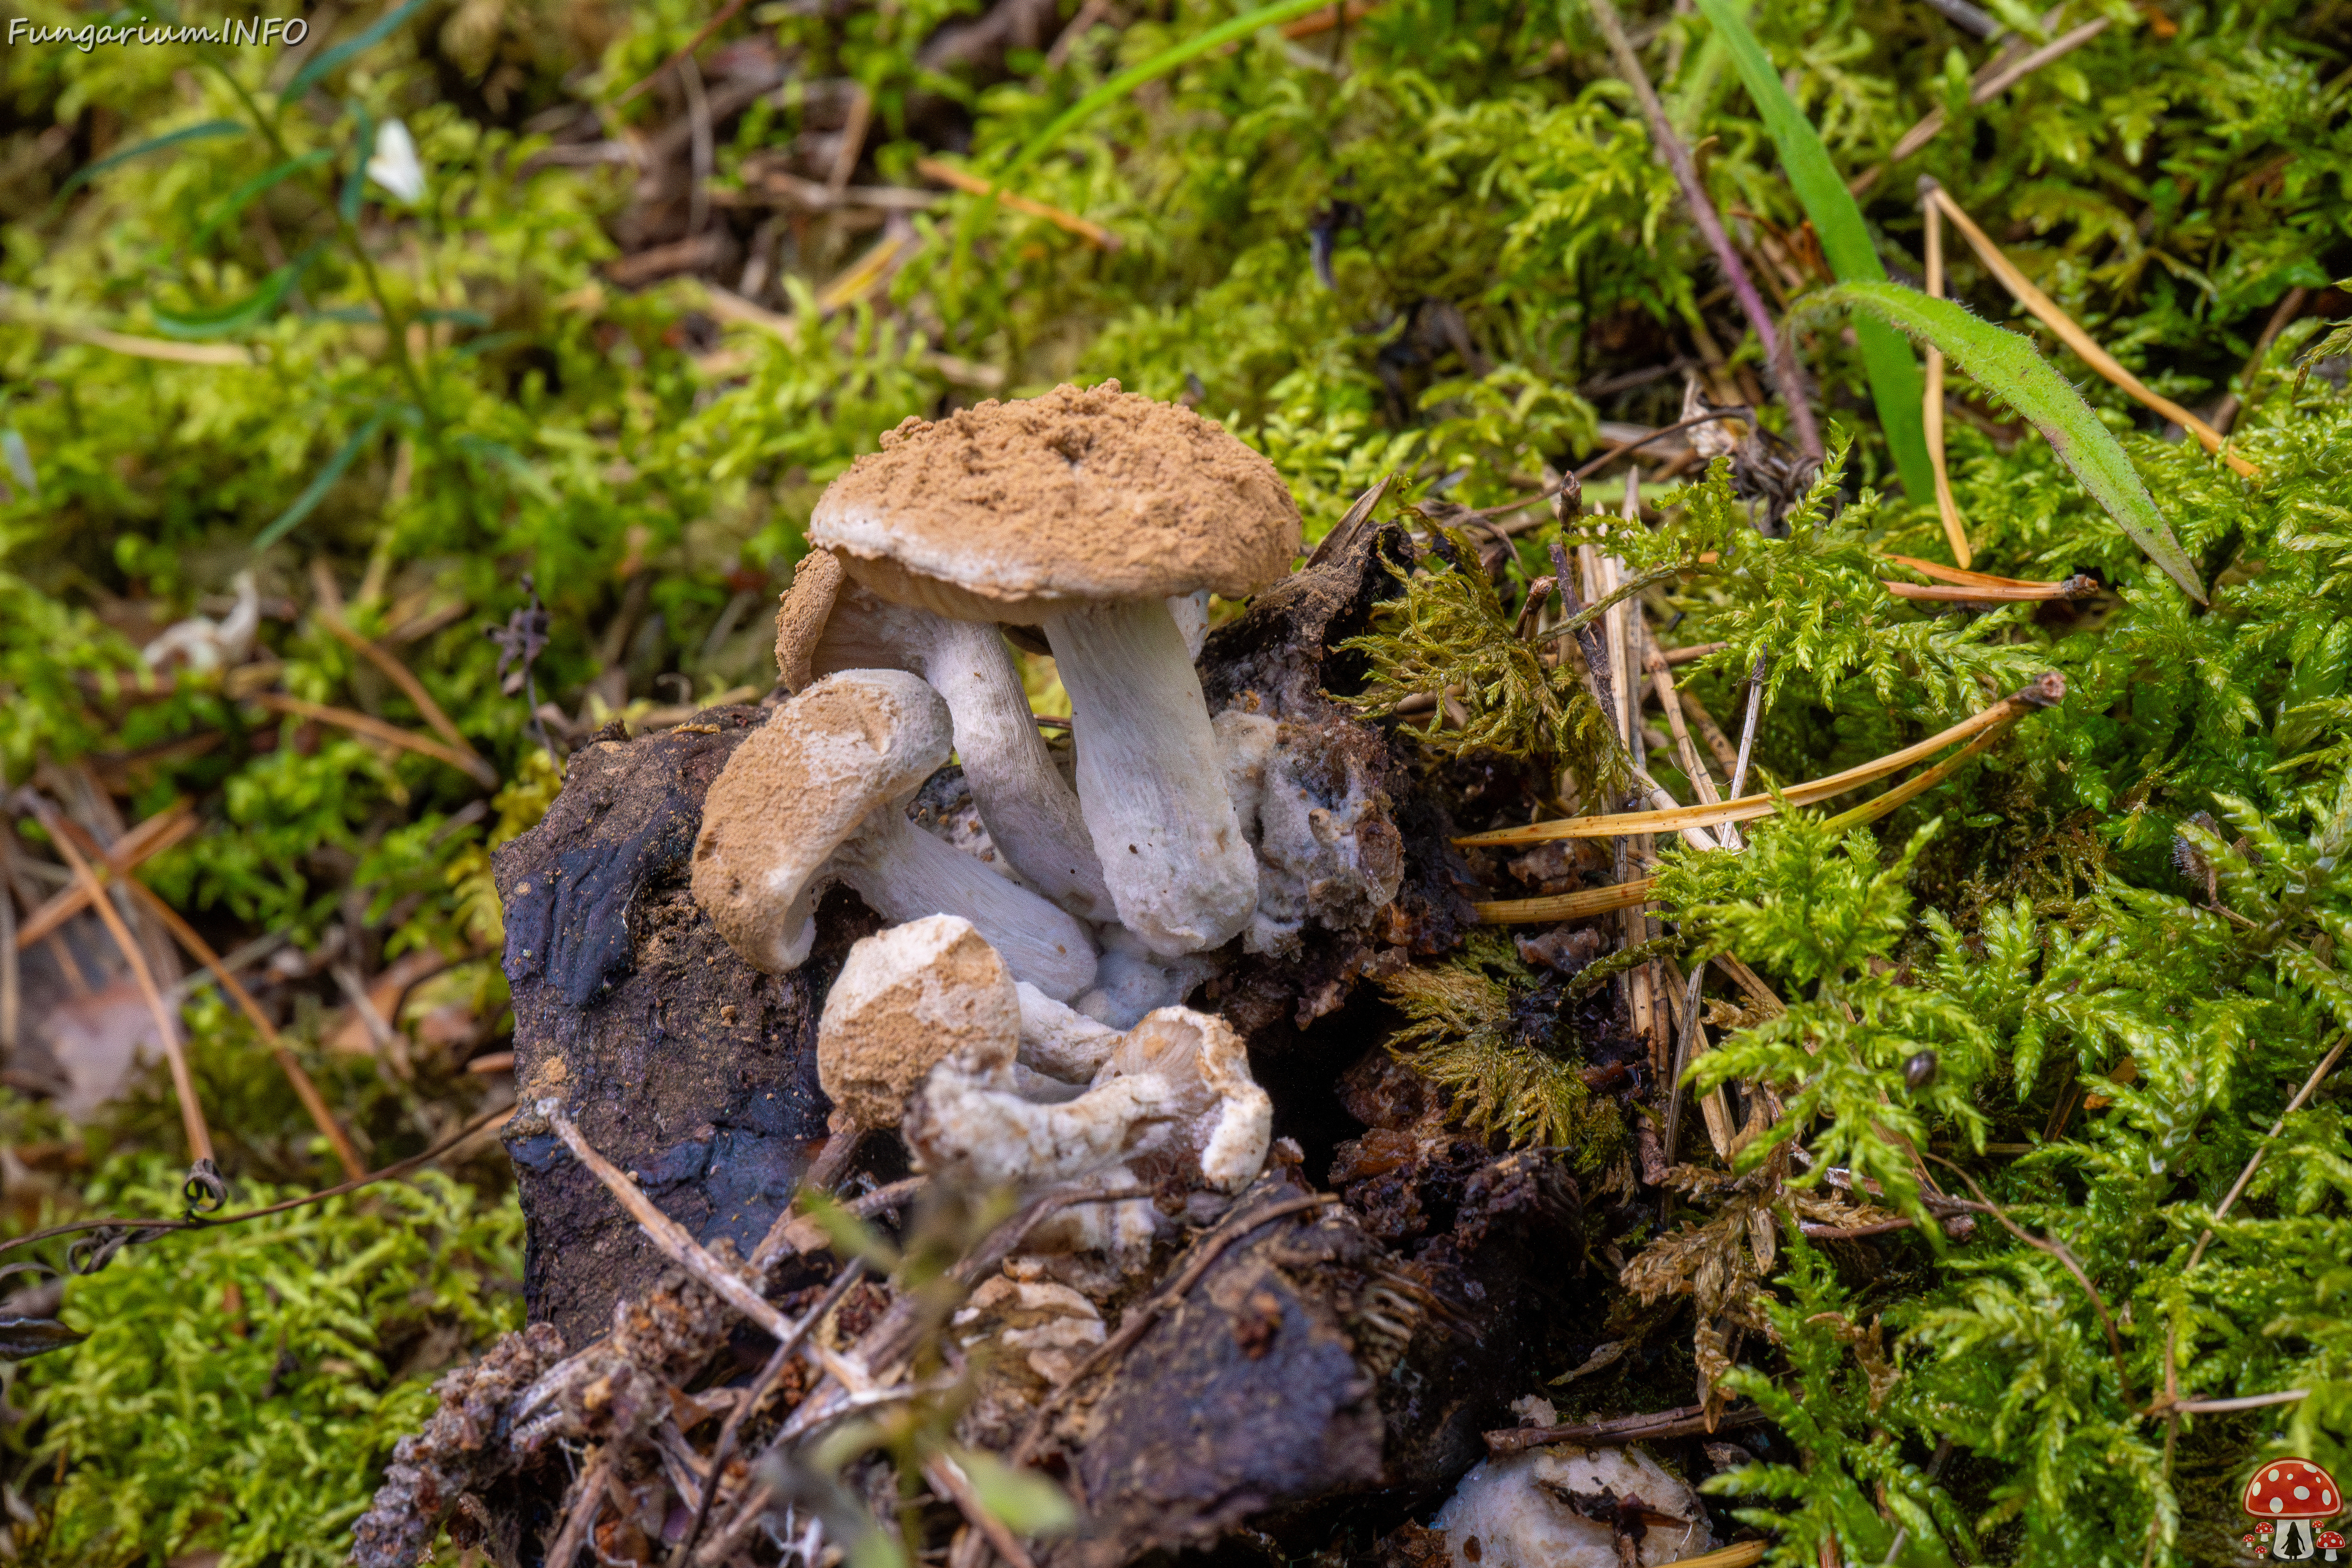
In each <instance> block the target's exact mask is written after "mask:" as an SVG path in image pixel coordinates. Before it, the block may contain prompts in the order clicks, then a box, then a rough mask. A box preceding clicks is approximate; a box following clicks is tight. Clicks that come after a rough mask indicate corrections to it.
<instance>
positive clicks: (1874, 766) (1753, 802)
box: [1454, 670, 2066, 846]
mask: <svg viewBox="0 0 2352 1568" xmlns="http://www.w3.org/2000/svg"><path fill="white" fill-rule="evenodd" d="M2065 696H2066V680H2065V678H2064V677H2063V676H2062V675H2060V674H2058V673H2057V672H2056V671H2055V670H2053V671H2052V672H2050V673H2049V674H2047V675H2044V676H2042V678H2041V679H2038V680H2036V681H2034V682H2033V683H2032V685H2030V686H2027V687H2024V688H2022V689H2019V690H2017V691H2014V692H2011V694H2010V695H2009V696H2007V697H2004V698H2002V699H2001V700H2000V701H1998V702H1995V703H1993V704H1992V705H1991V706H1990V707H1987V708H1984V709H1980V710H1978V711H1977V712H1975V713H1972V714H1970V715H1969V717H1967V718H1966V719H1963V720H1961V721H1959V722H1958V723H1957V724H1954V725H1952V726H1951V727H1950V728H1948V729H1947V730H1944V731H1940V732H1938V733H1937V734H1934V735H1930V736H1928V737H1927V739H1926V740H1924V741H1920V742H1916V743H1914V744H1912V745H1908V746H1906V747H1904V748H1903V749H1902V750H1900V751H1897V752H1888V753H1887V754H1886V755H1885V756H1883V757H1880V758H1878V759H1877V760H1875V761H1874V762H1868V763H1862V764H1860V765H1859V766H1856V767H1852V768H1848V769H1846V770H1845V771H1844V772H1843V773H1832V774H1830V775H1829V776H1828V777H1826V778H1819V779H1810V780H1808V781H1806V782H1805V783H1803V784H1793V785H1791V786H1790V788H1789V789H1787V790H1786V791H1784V792H1782V793H1783V796H1784V797H1785V798H1786V799H1787V800H1788V802H1789V804H1790V805H1818V804H1819V803H1821V802H1822V801H1824V800H1828V799H1830V798H1832V796H1835V795H1843V794H1845V793H1846V792H1847V791H1849V790H1853V789H1858V788H1860V787H1861V786H1862V785H1864V784H1873V783H1875V782H1876V781H1878V780H1880V779H1883V778H1885V777H1886V776H1887V775H1888V774H1890V773H1900V772H1902V771H1903V770H1904V769H1905V768H1907V767H1909V766H1910V765H1911V764H1912V763H1921V762H1925V761H1927V759H1928V758H1929V757H1931V756H1933V755H1935V754H1936V753H1937V752H1939V751H1942V750H1943V749H1944V748H1945V747H1946V746H1948V745H1950V744H1952V743H1953V742H1956V741H1965V740H1967V739H1969V737H1970V736H1972V735H1975V734H1977V733H1979V732H1980V731H1985V730H1989V729H1990V728H1992V727H1993V726H1994V725H1996V724H2000V723H2004V722H2006V721H2009V720H2011V719H2016V718H2020V717H2022V716H2023V715H2024V714H2026V713H2029V712H2032V711H2033V710H2036V709H2041V708H2049V707H2053V706H2055V705H2056V704H2057V703H2059V702H2061V701H2063V700H2064V699H2065ZM1755 707H1756V693H1755V691H1753V690H1751V692H1750V696H1749V709H1750V711H1751V712H1753V711H1754V710H1755ZM1752 722H1753V721H1752V720H1751V724H1752ZM1753 741H1754V732H1753V730H1752V728H1751V730H1750V731H1749V732H1748V734H1747V735H1746V736H1744V737H1743V744H1742V747H1741V764H1742V765H1741V766H1740V768H1739V769H1738V773H1739V775H1740V776H1739V777H1738V779H1736V780H1735V783H1745V782H1746V779H1745V775H1746V772H1747V769H1746V766H1745V763H1746V761H1747V754H1748V750H1749V749H1750V747H1751V746H1752V743H1753ZM1779 809H1780V807H1779V805H1778V804H1777V803H1776V802H1775V800H1774V798H1773V797H1772V796H1771V795H1736V796H1734V797H1733V798H1732V799H1730V800H1727V801H1726V802H1724V803H1723V804H1722V805H1710V806H1684V807H1681V808H1679V809H1677V810H1674V811H1633V812H1622V813H1619V814H1616V815H1614V816H1576V817H1570V818H1568V819H1567V820H1565V821H1560V822H1539V823H1534V824H1530V825H1528V826H1524V827H1506V828H1498V829H1496V831H1494V832H1491V833H1475V834H1471V835H1468V836H1466V837H1461V838H1457V839H1455V840H1454V843H1456V844H1460V845H1469V846H1491V845H1498V844H1540V843H1544V842H1546V841H1547V840H1549V839H1554V838H1608V837H1623V836H1628V835H1632V834H1637V833H1663V832H1669V831H1672V830H1675V829H1677V828H1683V827H1706V826H1714V825H1716V824H1717V823H1722V822H1747V821H1750V820H1753V819H1754V818H1757V817H1759V816H1771V815H1772V814H1773V813H1774V812H1775V811H1777V810H1779Z"/></svg>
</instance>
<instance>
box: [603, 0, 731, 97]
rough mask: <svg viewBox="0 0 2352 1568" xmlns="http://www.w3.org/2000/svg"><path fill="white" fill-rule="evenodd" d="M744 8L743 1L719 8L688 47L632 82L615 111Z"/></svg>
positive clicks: (690, 40)
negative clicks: (717, 12) (716, 13)
mask: <svg viewBox="0 0 2352 1568" xmlns="http://www.w3.org/2000/svg"><path fill="white" fill-rule="evenodd" d="M742 8H743V0H727V4H726V5H721V6H720V7H719V14H718V15H717V16H713V17H711V18H710V20H709V21H708V22H705V23H704V24H703V25H702V30H701V31H700V32H698V33H697V34H695V35H694V37H691V38H689V39H688V40H687V43H686V47H684V48H682V49H680V50H678V51H677V53H676V54H674V55H672V56H670V58H667V59H666V60H664V61H662V63H661V64H659V65H657V66H656V67H654V68H653V69H651V70H649V71H647V72H646V74H645V75H643V76H641V77H639V78H638V79H636V80H635V81H633V82H631V83H630V84H629V86H628V90H626V91H625V92H624V93H622V94H621V96H620V97H618V98H616V99H614V100H613V107H614V108H615V109H618V108H620V107H621V106H622V105H623V104H625V103H626V102H628V101H629V100H631V99H633V98H635V97H636V96H637V94H639V93H641V92H643V91H645V90H646V89H647V88H649V87H651V86H653V84H654V83H655V81H656V80H657V79H659V78H660V76H661V74H662V72H664V71H666V70H668V69H669V68H671V67H673V66H675V65H677V63H678V62H679V61H680V60H682V59H685V58H687V57H688V56H689V55H691V54H693V53H694V51H695V50H697V49H698V48H700V47H702V46H703V45H705V44H707V43H709V41H710V35H711V34H713V33H715V32H717V31H719V28H721V27H723V26H726V25H727V24H728V23H729V22H730V21H732V20H733V19H734V16H735V13H736V12H738V11H740V10H741V9H742Z"/></svg>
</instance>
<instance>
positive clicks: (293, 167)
mask: <svg viewBox="0 0 2352 1568" xmlns="http://www.w3.org/2000/svg"><path fill="white" fill-rule="evenodd" d="M333 156H334V154H333V153H331V152H329V151H328V150H327V149H326V148H324V147H321V148H319V149H318V150H317V151H315V152H310V153H303V154H302V155H301V156H300V157H299V158H289V159H287V160H286V161H285V162H284V163H278V164H276V165H273V166H272V167H270V168H268V169H265V170H263V171H262V172H261V173H260V174H256V175H254V176H253V178H251V179H249V180H247V181H246V182H245V184H241V185H239V186H237V188H236V189H235V190H233V191H231V192H230V193H229V194H228V195H227V197H226V199H225V200H224V201H223V202H222V203H221V205H220V206H219V207H218V208H217V209H216V210H215V212H214V213H213V216H210V217H208V218H206V219H205V221H204V225H203V226H202V227H200V228H198V229H197V230H196V232H195V233H194V235H193V236H191V237H189V240H188V244H187V248H188V250H189V251H190V252H191V253H194V252H195V251H198V250H201V249H203V248H204V244H205V241H206V240H208V239H210V238H211V237H213V236H214V235H215V234H217V233H219V232H220V230H221V226H222V225H224V224H226V223H227V222H228V221H229V220H230V219H232V218H234V217H236V215H237V214H239V213H241V212H243V211H244V210H245V209H246V208H247V206H249V205H252V202H253V198H254V197H256V196H257V195H260V194H261V193H262V192H264V191H266V190H268V189H269V187H270V186H272V185H274V184H278V182H279V181H281V180H284V179H287V178H289V176H291V175H294V174H300V173H301V172H302V171H303V170H305V169H315V168H317V167H318V166H319V165H320V164H321V163H325V162H326V161H327V160H328V159H330V158H331V157H333Z"/></svg>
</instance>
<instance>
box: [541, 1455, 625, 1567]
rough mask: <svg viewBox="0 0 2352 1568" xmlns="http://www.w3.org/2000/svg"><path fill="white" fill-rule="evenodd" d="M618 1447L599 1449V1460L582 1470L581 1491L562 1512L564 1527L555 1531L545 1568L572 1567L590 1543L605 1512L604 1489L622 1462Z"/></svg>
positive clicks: (578, 1484) (544, 1561)
mask: <svg viewBox="0 0 2352 1568" xmlns="http://www.w3.org/2000/svg"><path fill="white" fill-rule="evenodd" d="M614 1448H615V1445H614V1444H612V1443H606V1444H605V1445H604V1447H601V1448H599V1449H597V1450H596V1457H595V1458H593V1459H591V1460H589V1461H588V1463H587V1465H586V1466H585V1467H584V1468H583V1469H582V1470H581V1472H580V1479H578V1480H577V1481H575V1482H574V1483H573V1485H575V1486H576V1487H578V1488H579V1489H578V1490H577V1491H575V1492H573V1493H572V1506H571V1507H570V1508H567V1509H565V1510H563V1527H562V1529H561V1530H559V1531H556V1532H555V1540H554V1541H553V1542H551V1544H550V1545H549V1547H548V1549H547V1555H546V1556H545V1557H544V1558H542V1559H541V1562H542V1563H543V1564H544V1568H572V1563H573V1562H574V1561H576V1560H577V1559H578V1557H579V1556H580V1549H581V1547H583V1546H584V1545H586V1544H587V1542H588V1532H589V1531H591V1530H593V1528H595V1524H596V1516H597V1515H598V1514H599V1513H602V1512H603V1511H604V1486H605V1483H606V1482H607V1481H609V1480H610V1479H612V1476H613V1469H614V1465H615V1464H617V1463H618V1461H619V1456H618V1454H616V1453H615V1452H614Z"/></svg>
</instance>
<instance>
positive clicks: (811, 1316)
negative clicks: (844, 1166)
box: [669, 1258, 866, 1568]
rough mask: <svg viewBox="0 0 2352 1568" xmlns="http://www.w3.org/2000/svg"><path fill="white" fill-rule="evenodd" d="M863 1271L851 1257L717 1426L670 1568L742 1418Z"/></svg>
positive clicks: (695, 1532)
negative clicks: (706, 1472) (697, 1496)
mask: <svg viewBox="0 0 2352 1568" xmlns="http://www.w3.org/2000/svg"><path fill="white" fill-rule="evenodd" d="M865 1273H866V1262H865V1259H863V1258H852V1259H850V1261H849V1263H848V1266H847V1267H845V1268H843V1269H842V1271H841V1273H840V1275H839V1276H838V1277H837V1278H836V1279H835V1280H834V1281H833V1283H832V1284H831V1285H830V1286H828V1287H827V1288H826V1289H825V1292H824V1295H823V1296H821V1297H819V1298H818V1299H817V1303H816V1305H815V1306H814V1307H811V1308H810V1309H809V1310H808V1311H807V1312H806V1313H805V1314H804V1315H803V1317H802V1318H801V1321H800V1322H799V1323H798V1324H796V1325H794V1327H793V1331H792V1332H791V1333H789V1334H787V1335H785V1336H784V1337H783V1338H782V1340H779V1341H778V1342H776V1349H775V1353H774V1354H772V1355H771V1356H770V1357H768V1364H767V1365H765V1366H763V1367H761V1369H760V1375H759V1376H758V1377H756V1378H754V1379H753V1380H752V1382H751V1387H750V1388H748V1389H746V1390H744V1392H743V1396H742V1397H741V1398H740V1399H739V1400H737V1401H736V1402H735V1408H734V1409H732V1410H730V1411H729V1412H728V1413H727V1423H726V1425H725V1426H721V1427H719V1441H718V1442H716V1443H715V1444H713V1445H712V1446H711V1449H710V1479H709V1481H707V1482H705V1483H704V1485H703V1488H702V1497H701V1500H699V1501H698V1503H696V1505H695V1510H694V1522H693V1524H691V1525H690V1526H688V1529H687V1532H686V1534H685V1535H684V1536H683V1537H682V1538H680V1540H679V1541H678V1543H677V1548H676V1550H674V1551H672V1552H670V1555H669V1568H684V1565H685V1563H686V1562H687V1560H688V1558H690V1557H691V1556H693V1554H694V1544H695V1542H697V1541H699V1540H700V1539H701V1538H702V1531H703V1527H704V1526H705V1525H707V1524H708V1523H709V1521H710V1504H711V1500H712V1499H714V1498H715V1497H717V1496H718V1495H719V1477H720V1476H721V1475H723V1474H724V1473H725V1472H726V1469H727V1461H728V1460H729V1459H731V1458H734V1457H735V1443H736V1439H737V1436H738V1434H739V1433H740V1430H741V1428H742V1426H743V1418H744V1417H745V1416H747V1415H751V1412H752V1411H754V1410H756V1409H758V1408H759V1405H760V1402H761V1401H762V1400H764V1399H766V1398H767V1397H768V1394H769V1392H770V1391H771V1390H772V1389H773V1388H774V1387H775V1386H776V1380H777V1379H779V1378H781V1377H782V1376H783V1375H784V1369H785V1368H787V1367H789V1366H791V1365H792V1364H793V1361H794V1360H795V1359H796V1358H797V1357H798V1356H799V1355H800V1353H801V1346H802V1344H803V1342H805V1341H806V1340H807V1339H808V1336H809V1331H811V1330H812V1329H814V1328H815V1327H816V1325H817V1324H819V1323H821V1322H823V1321H824V1315H825V1314H826V1313H827V1312H830V1311H832V1310H834V1309H835V1307H837V1306H839V1305H841V1299H842V1298H843V1297H844V1296H845V1295H847V1294H849V1288H850V1287H851V1286H852V1285H855V1284H856V1283H857V1281H858V1280H859V1279H861V1278H862V1277H863V1276H864V1275H865Z"/></svg>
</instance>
